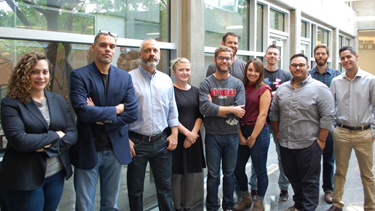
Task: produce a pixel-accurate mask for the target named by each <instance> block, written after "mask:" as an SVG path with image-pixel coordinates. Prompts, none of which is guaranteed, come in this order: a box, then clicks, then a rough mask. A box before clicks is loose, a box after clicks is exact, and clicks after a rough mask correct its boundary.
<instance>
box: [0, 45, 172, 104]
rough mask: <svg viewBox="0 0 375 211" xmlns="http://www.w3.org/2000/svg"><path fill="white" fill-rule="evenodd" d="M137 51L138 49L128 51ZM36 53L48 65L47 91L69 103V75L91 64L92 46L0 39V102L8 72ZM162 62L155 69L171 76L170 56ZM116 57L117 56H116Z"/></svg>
mask: <svg viewBox="0 0 375 211" xmlns="http://www.w3.org/2000/svg"><path fill="white" fill-rule="evenodd" d="M128 50H129V51H130V50H138V49H130V48H129V49H128ZM32 51H37V52H41V53H44V54H45V55H46V56H47V58H48V60H49V61H50V63H51V85H50V90H52V91H53V92H55V93H58V94H60V95H62V96H64V97H65V98H66V99H67V100H69V97H68V94H69V80H70V73H71V72H72V71H73V70H74V69H76V68H79V67H83V66H85V65H87V64H90V63H92V62H93V61H94V55H93V53H92V51H91V45H82V44H73V43H67V42H38V41H26V40H5V39H0V100H1V98H2V97H5V94H4V95H3V92H4V93H5V92H6V91H5V87H6V84H7V82H8V79H9V76H10V74H11V71H12V70H13V68H14V67H15V65H16V64H17V62H18V61H19V59H21V58H22V56H23V55H25V54H26V53H30V52H32ZM120 53H121V51H120V48H117V51H116V54H115V58H116V59H114V60H113V61H112V65H114V66H116V62H117V57H118V55H120ZM161 54H162V59H161V60H160V63H159V65H158V66H157V69H158V70H160V71H162V72H164V73H167V74H169V75H170V71H169V68H168V67H169V60H170V52H169V51H168V50H161ZM116 55H117V56H116Z"/></svg>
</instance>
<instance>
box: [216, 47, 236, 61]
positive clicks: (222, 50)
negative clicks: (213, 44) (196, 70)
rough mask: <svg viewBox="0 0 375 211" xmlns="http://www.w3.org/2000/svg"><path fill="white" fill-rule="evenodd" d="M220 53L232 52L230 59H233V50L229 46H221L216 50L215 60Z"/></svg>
mask: <svg viewBox="0 0 375 211" xmlns="http://www.w3.org/2000/svg"><path fill="white" fill-rule="evenodd" d="M220 52H230V57H233V50H232V49H231V48H229V47H227V46H220V47H218V48H216V50H215V59H216V57H217V56H218V55H219V53H220Z"/></svg>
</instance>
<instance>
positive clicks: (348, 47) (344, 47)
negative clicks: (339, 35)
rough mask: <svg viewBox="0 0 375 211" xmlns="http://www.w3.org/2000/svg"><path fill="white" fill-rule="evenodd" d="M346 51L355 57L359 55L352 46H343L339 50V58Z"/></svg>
mask: <svg viewBox="0 0 375 211" xmlns="http://www.w3.org/2000/svg"><path fill="white" fill-rule="evenodd" d="M346 50H348V51H350V52H351V53H352V54H353V55H354V56H356V55H357V52H355V50H354V48H353V47H352V46H343V47H341V48H340V50H339V56H340V55H341V52H343V51H346Z"/></svg>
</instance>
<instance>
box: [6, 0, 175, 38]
mask: <svg viewBox="0 0 375 211" xmlns="http://www.w3.org/2000/svg"><path fill="white" fill-rule="evenodd" d="M14 2H15V1H0V8H1V9H0V17H1V22H0V26H3V27H12V28H27V29H36V30H45V31H60V32H70V33H77V34H89V35H94V34H95V33H96V32H97V31H99V30H100V29H103V30H107V31H112V32H115V33H117V34H118V35H119V37H125V38H133V39H145V38H155V39H157V40H159V41H164V42H168V41H169V5H168V2H169V1H165V0H116V1H113V2H112V1H99V0H93V1H47V3H46V1H42V0H35V1H17V2H16V3H14Z"/></svg>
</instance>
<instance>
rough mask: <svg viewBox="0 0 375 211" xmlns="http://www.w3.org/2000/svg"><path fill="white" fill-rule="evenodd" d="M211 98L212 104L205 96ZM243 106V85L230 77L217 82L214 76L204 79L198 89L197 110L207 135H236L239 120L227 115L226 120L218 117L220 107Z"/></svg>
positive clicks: (232, 115)
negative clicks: (202, 119)
mask: <svg viewBox="0 0 375 211" xmlns="http://www.w3.org/2000/svg"><path fill="white" fill-rule="evenodd" d="M208 94H210V95H211V97H212V103H211V102H210V101H209V100H208V97H207V95H208ZM238 105H245V88H244V86H243V83H242V82H241V81H240V80H239V79H237V78H235V77H233V76H232V75H230V76H229V77H228V78H226V79H224V80H218V79H217V78H216V77H215V76H214V75H210V76H208V77H207V78H205V79H204V80H203V81H202V82H201V84H200V87H199V109H200V111H201V113H202V114H203V115H205V119H204V127H205V129H206V133H208V134H222V135H224V134H233V133H238V128H239V118H238V117H236V116H235V115H234V114H228V115H227V118H223V117H219V116H218V112H219V107H220V106H238Z"/></svg>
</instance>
